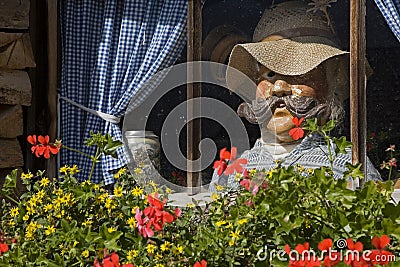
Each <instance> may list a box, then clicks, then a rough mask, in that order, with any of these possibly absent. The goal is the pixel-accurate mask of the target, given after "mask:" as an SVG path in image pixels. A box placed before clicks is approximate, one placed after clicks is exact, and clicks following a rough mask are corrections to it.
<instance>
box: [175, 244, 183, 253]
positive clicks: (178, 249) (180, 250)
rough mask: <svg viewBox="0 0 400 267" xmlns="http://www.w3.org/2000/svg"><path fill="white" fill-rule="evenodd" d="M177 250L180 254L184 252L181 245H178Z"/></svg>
mask: <svg viewBox="0 0 400 267" xmlns="http://www.w3.org/2000/svg"><path fill="white" fill-rule="evenodd" d="M176 250H177V251H178V252H179V253H182V252H183V247H182V246H181V245H177V246H176Z"/></svg>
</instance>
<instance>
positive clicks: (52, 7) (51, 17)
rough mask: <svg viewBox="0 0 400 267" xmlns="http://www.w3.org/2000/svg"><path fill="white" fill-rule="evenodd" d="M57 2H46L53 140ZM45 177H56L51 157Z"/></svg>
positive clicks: (48, 80)
mask: <svg viewBox="0 0 400 267" xmlns="http://www.w3.org/2000/svg"><path fill="white" fill-rule="evenodd" d="M57 2H58V1H53V0H47V86H48V87H47V103H48V106H47V108H48V119H49V131H48V133H49V135H50V137H51V138H55V137H56V134H57V67H58V64H57V47H58V42H57V40H58V39H57V33H58V23H57V22H58V16H57V13H58V9H57ZM46 170H47V175H48V176H49V177H50V178H52V177H56V174H57V164H56V158H55V157H52V158H51V159H50V160H48V161H47V162H46Z"/></svg>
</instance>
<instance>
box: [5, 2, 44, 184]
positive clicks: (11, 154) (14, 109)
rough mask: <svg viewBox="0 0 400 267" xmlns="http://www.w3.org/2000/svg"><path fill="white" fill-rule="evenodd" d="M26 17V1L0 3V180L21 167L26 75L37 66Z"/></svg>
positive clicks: (27, 89)
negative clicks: (19, 139) (19, 138)
mask: <svg viewBox="0 0 400 267" xmlns="http://www.w3.org/2000/svg"><path fill="white" fill-rule="evenodd" d="M29 15H30V1H29V0H21V1H16V0H0V147H1V149H2V152H1V153H0V178H3V177H4V176H5V175H6V174H7V173H8V172H9V171H11V170H12V169H15V168H19V169H20V170H21V168H22V167H23V166H24V153H23V150H22V149H21V145H20V142H19V141H18V137H21V136H22V135H23V134H24V132H23V131H24V116H23V113H24V112H23V110H24V109H25V107H28V106H30V105H31V101H32V86H31V81H30V77H29V75H28V72H27V71H28V69H29V68H35V66H36V64H35V60H34V56H33V51H32V45H31V40H30V33H29V24H30V23H29V21H30V16H29Z"/></svg>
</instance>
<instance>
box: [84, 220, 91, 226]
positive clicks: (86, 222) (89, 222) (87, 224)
mask: <svg viewBox="0 0 400 267" xmlns="http://www.w3.org/2000/svg"><path fill="white" fill-rule="evenodd" d="M92 223H93V221H92V220H91V219H87V220H86V221H84V222H83V223H82V225H83V226H89V225H92Z"/></svg>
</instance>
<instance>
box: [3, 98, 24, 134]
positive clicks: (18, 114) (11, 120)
mask: <svg viewBox="0 0 400 267" xmlns="http://www.w3.org/2000/svg"><path fill="white" fill-rule="evenodd" d="M22 134H23V116H22V107H21V106H20V105H15V106H10V105H0V138H15V137H17V136H20V135H22Z"/></svg>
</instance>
